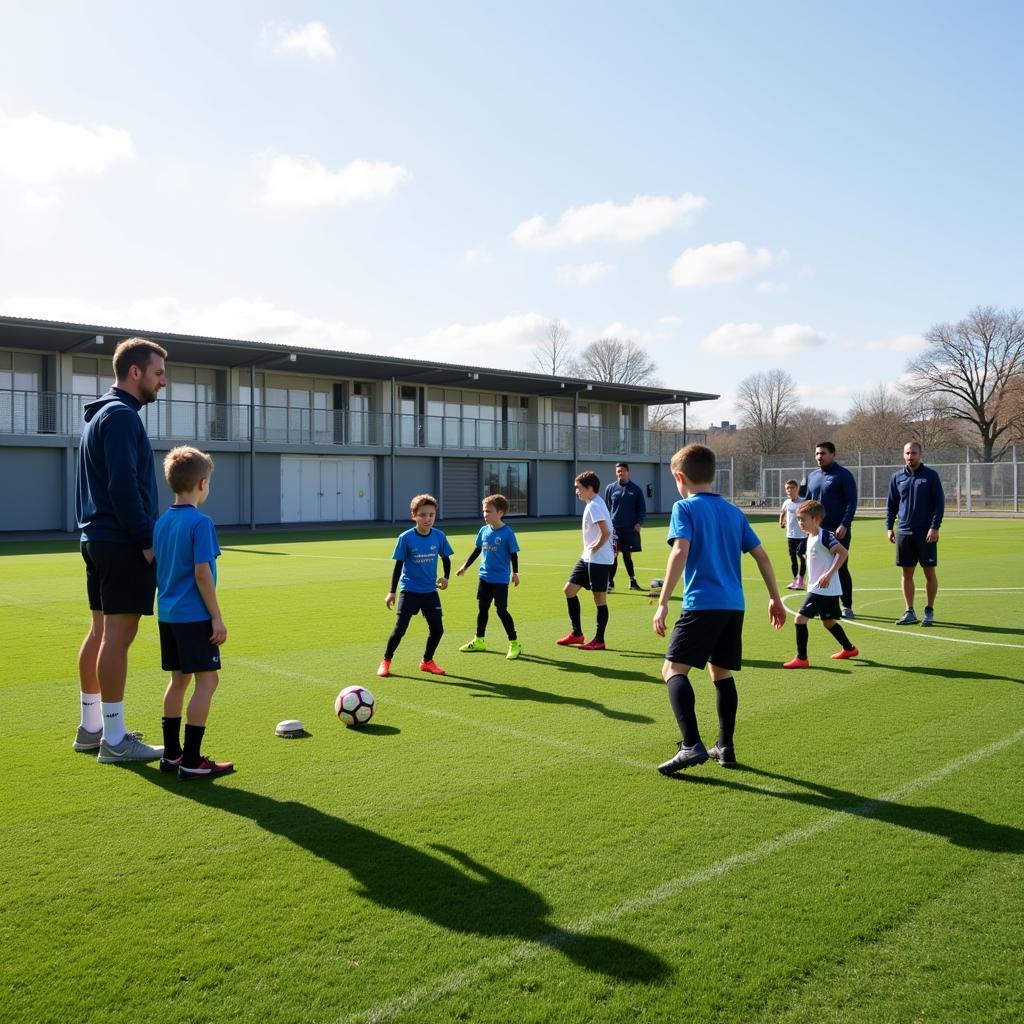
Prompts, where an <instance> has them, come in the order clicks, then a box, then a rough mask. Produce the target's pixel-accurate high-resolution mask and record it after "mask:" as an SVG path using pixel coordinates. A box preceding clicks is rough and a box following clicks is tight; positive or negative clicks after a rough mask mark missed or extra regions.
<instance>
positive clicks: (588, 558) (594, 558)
mask: <svg viewBox="0 0 1024 1024" xmlns="http://www.w3.org/2000/svg"><path fill="white" fill-rule="evenodd" d="M600 522H605V523H607V524H608V539H607V540H606V541H605V542H604V543H603V544H602V545H601V546H600V547H599V548H598V549H597V550H596V551H595V552H594V553H593V554H591V553H590V545H591V544H594V543H596V542H597V540H598V538H599V537H600V536H601V528H600V527H599V526H598V525H597V524H598V523H600ZM580 558H582V559H583V561H584V562H593V563H594V564H595V565H614V564H615V552H614V551H613V550H612V517H611V514H610V513H609V511H608V506H607V505H606V504H605V503H604V498H602V497H601V495H600V494H595V495H594V497H593V498H591V499H590V501H588V502H587V507H586V508H585V509H584V510H583V554H582V555H580Z"/></svg>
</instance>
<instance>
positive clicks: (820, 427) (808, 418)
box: [789, 405, 836, 452]
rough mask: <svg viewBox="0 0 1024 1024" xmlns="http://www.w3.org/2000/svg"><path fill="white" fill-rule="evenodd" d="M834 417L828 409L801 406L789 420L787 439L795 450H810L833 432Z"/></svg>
mask: <svg viewBox="0 0 1024 1024" xmlns="http://www.w3.org/2000/svg"><path fill="white" fill-rule="evenodd" d="M835 424H836V417H835V414H834V413H831V412H829V411H828V409H816V408H814V407H813V406H809V405H808V406H801V407H799V408H797V410H796V411H795V412H794V413H793V415H792V417H791V418H790V421H789V440H790V445H791V447H792V449H793V451H795V452H810V451H813V450H814V446H815V445H816V444H818V442H819V441H823V440H824V439H825V438H827V437H831V436H832V434H834V433H835Z"/></svg>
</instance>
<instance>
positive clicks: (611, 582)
mask: <svg viewBox="0 0 1024 1024" xmlns="http://www.w3.org/2000/svg"><path fill="white" fill-rule="evenodd" d="M614 589H615V580H609V581H608V592H609V593H611V591H613V590H614Z"/></svg>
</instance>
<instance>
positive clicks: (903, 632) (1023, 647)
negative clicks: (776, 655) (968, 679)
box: [782, 595, 1024, 651]
mask: <svg viewBox="0 0 1024 1024" xmlns="http://www.w3.org/2000/svg"><path fill="white" fill-rule="evenodd" d="M787 596H788V595H787ZM791 600H792V599H791ZM782 603H783V604H784V605H785V606H786V611H788V612H790V613H791V614H794V615H795V614H796V612H795V611H794V609H792V608H790V607H789V605H788V604H786V597H783V599H782ZM802 603H803V601H802V600H801V604H802ZM939 625H940V626H941V625H942V623H941V622H940V623H939ZM847 626H857V627H859V628H860V629H873V630H875V631H876V632H878V633H895V634H896V635H897V636H909V637H913V638H914V639H915V640H944V641H945V642H946V643H948V644H970V645H971V646H972V647H1009V648H1010V649H1011V650H1014V651H1024V644H1003V643H999V642H998V641H996V640H966V639H964V638H962V637H958V636H943V635H942V634H941V633H932V632H925V631H924V630H923V629H921V628H920V627H919V626H909V627H906V628H901V629H893V628H892V627H891V626H875V625H872V624H871V623H868V622H861V621H860V620H859V619H843V629H846V627H847Z"/></svg>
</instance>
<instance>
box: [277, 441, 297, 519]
mask: <svg viewBox="0 0 1024 1024" xmlns="http://www.w3.org/2000/svg"><path fill="white" fill-rule="evenodd" d="M301 521H302V460H301V459H296V458H292V457H289V456H287V455H286V456H283V457H282V459H281V522H282V523H299V522H301Z"/></svg>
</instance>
